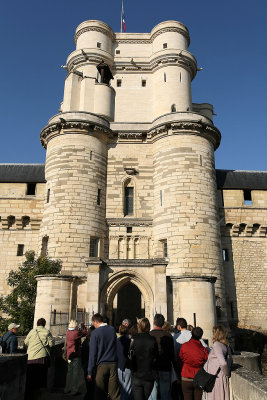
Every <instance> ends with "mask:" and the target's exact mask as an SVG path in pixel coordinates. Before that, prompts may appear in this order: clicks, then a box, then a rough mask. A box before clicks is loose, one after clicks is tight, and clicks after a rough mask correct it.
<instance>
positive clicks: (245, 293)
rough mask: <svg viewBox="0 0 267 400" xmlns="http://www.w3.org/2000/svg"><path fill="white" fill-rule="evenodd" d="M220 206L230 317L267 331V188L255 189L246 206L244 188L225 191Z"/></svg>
mask: <svg viewBox="0 0 267 400" xmlns="http://www.w3.org/2000/svg"><path fill="white" fill-rule="evenodd" d="M223 197H224V204H225V205H226V206H225V207H224V208H220V217H221V219H223V221H222V223H221V236H222V250H223V251H224V252H225V251H226V252H227V254H226V260H224V275H225V284H226V300H227V309H228V319H229V320H230V321H231V320H232V321H235V322H238V326H239V327H241V328H246V329H253V330H262V329H263V330H266V329H267V324H266V313H267V291H266V279H265V277H266V266H267V258H266V256H267V240H266V232H267V213H266V209H267V191H259V190H257V191H252V193H251V197H252V204H251V205H248V206H246V205H244V194H243V190H231V191H230V190H227V191H223Z"/></svg>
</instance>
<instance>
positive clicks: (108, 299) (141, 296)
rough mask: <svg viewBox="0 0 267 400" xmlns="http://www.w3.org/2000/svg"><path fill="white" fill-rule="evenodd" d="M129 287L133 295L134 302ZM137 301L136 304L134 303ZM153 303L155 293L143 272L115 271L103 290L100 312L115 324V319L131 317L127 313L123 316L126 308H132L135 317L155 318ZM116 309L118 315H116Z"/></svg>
mask: <svg viewBox="0 0 267 400" xmlns="http://www.w3.org/2000/svg"><path fill="white" fill-rule="evenodd" d="M127 289H128V290H130V291H131V293H132V295H133V300H134V301H133V302H132V300H131V299H130V297H131V296H130V292H129V291H128V290H127ZM123 299H124V300H123ZM123 301H124V302H125V307H124V305H123ZM118 302H119V308H118ZM135 302H136V304H133V303H135ZM153 305H154V295H153V292H152V289H151V287H150V285H149V284H148V282H147V281H146V280H145V279H144V278H143V276H142V275H141V274H139V273H138V272H136V271H133V270H122V271H119V272H115V273H114V274H112V275H111V276H110V277H109V278H108V280H107V281H106V283H105V284H104V286H103V288H102V290H101V295H100V312H101V313H102V314H104V315H106V316H107V317H108V318H109V321H110V323H111V324H113V325H115V320H116V321H118V322H121V319H120V320H119V318H122V319H123V318H130V316H129V315H127V314H126V315H125V314H124V315H123V316H122V317H121V315H122V313H124V311H125V309H126V308H127V309H130V308H131V310H132V311H131V313H132V314H133V317H134V318H135V317H142V316H145V317H147V318H149V319H151V318H153ZM115 307H116V308H115ZM114 309H115V314H116V315H114ZM118 310H120V311H119V312H120V316H118V317H117V311H118ZM136 312H138V314H137V315H135V313H136Z"/></svg>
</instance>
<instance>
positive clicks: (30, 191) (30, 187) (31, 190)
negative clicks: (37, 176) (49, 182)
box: [26, 183, 36, 196]
mask: <svg viewBox="0 0 267 400" xmlns="http://www.w3.org/2000/svg"><path fill="white" fill-rule="evenodd" d="M35 192H36V183H27V191H26V195H27V196H35Z"/></svg>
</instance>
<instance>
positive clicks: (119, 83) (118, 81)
mask: <svg viewBox="0 0 267 400" xmlns="http://www.w3.org/2000/svg"><path fill="white" fill-rule="evenodd" d="M117 87H121V79H117Z"/></svg>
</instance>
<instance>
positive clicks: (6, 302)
mask: <svg viewBox="0 0 267 400" xmlns="http://www.w3.org/2000/svg"><path fill="white" fill-rule="evenodd" d="M25 258H26V259H25V261H24V262H23V263H22V265H20V266H19V267H18V269H17V270H12V271H10V273H9V276H8V278H7V283H8V285H9V286H11V288H12V290H11V292H10V294H8V295H7V296H1V297H0V310H1V311H2V312H4V313H5V314H7V315H8V318H6V319H4V318H0V331H2V332H4V331H5V330H6V328H7V326H8V324H9V323H10V322H17V323H19V324H20V330H19V332H20V334H25V333H27V332H28V331H29V330H30V329H32V326H33V319H34V308H35V299H36V291H37V281H36V278H35V277H36V275H54V274H58V273H59V272H60V270H61V261H59V260H55V261H54V260H51V259H49V258H46V257H43V256H40V257H35V253H34V251H28V252H26V253H25Z"/></svg>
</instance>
